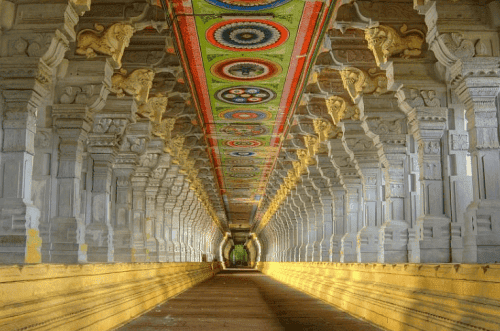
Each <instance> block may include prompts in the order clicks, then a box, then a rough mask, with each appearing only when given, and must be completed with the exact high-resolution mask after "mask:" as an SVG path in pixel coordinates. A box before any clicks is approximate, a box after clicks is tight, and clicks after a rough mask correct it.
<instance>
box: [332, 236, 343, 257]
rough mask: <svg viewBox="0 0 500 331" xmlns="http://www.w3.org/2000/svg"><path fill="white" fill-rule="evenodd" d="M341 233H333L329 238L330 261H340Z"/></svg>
mask: <svg viewBox="0 0 500 331" xmlns="http://www.w3.org/2000/svg"><path fill="white" fill-rule="evenodd" d="M342 237H343V235H333V236H332V237H331V238H330V262H340V251H341V248H342Z"/></svg>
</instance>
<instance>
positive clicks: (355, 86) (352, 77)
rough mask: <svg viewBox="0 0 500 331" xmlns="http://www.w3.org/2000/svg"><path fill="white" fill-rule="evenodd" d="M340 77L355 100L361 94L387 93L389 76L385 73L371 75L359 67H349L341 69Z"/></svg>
mask: <svg viewBox="0 0 500 331" xmlns="http://www.w3.org/2000/svg"><path fill="white" fill-rule="evenodd" d="M340 77H341V78H342V83H343V84H344V87H345V88H346V90H347V91H348V92H349V95H350V96H351V98H352V99H353V100H354V99H356V98H357V97H358V96H359V95H360V94H373V95H380V94H384V93H387V78H386V77H385V75H384V74H374V75H370V74H368V73H366V72H364V71H363V70H360V69H358V68H354V67H348V68H345V69H343V70H341V71H340Z"/></svg>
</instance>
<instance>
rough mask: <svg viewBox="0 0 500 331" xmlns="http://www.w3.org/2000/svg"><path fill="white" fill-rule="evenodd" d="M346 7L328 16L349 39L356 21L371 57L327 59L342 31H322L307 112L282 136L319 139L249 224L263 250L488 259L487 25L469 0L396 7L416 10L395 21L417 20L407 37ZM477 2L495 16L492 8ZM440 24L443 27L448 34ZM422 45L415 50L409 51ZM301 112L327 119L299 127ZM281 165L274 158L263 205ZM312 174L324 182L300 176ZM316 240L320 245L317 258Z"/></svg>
mask: <svg viewBox="0 0 500 331" xmlns="http://www.w3.org/2000/svg"><path fill="white" fill-rule="evenodd" d="M346 6H350V7H353V6H354V7H356V8H355V9H356V10H351V11H349V12H350V13H355V15H357V17H354V18H353V17H351V19H352V21H349V19H346V17H348V16H349V15H345V16H342V17H343V19H345V20H344V21H342V22H340V23H339V22H336V23H334V25H335V24H337V27H338V28H339V29H341V30H343V32H344V33H346V34H347V36H346V37H345V38H348V37H349V34H351V35H350V37H352V36H354V38H351V40H350V43H351V44H354V43H355V42H356V41H355V40H356V36H357V35H359V34H358V32H356V31H357V30H354V29H362V30H363V32H364V34H365V35H366V39H367V41H368V45H366V44H364V45H363V42H364V40H362V39H360V40H361V41H362V42H360V44H359V45H356V46H358V47H357V48H356V51H357V52H363V47H365V48H367V51H368V50H369V51H370V52H372V53H373V57H372V59H373V61H369V60H367V61H364V62H363V61H361V60H356V61H358V64H356V65H353V63H352V61H350V60H349V59H345V58H342V57H341V55H342V54H345V53H346V52H347V51H346V50H345V46H343V45H345V43H344V44H343V43H342V38H344V37H342V36H339V35H337V34H335V33H334V34H333V37H327V40H326V41H325V48H326V50H328V52H327V53H324V54H323V55H320V56H319V57H318V66H317V68H318V69H317V70H316V71H317V73H318V75H317V77H316V78H315V79H313V80H312V81H311V82H310V86H309V88H308V90H309V91H310V93H309V94H308V97H307V100H306V102H305V103H307V104H308V105H307V106H306V107H309V108H310V109H309V110H308V111H301V110H300V109H299V110H298V113H297V114H296V119H297V122H298V123H299V127H300V128H299V129H297V130H295V131H294V129H293V128H292V130H291V132H292V133H297V134H296V135H295V136H294V137H293V139H292V140H297V138H300V139H302V140H303V141H305V142H307V139H311V138H310V137H316V139H318V140H319V141H320V144H319V146H318V147H317V152H316V153H315V154H314V158H315V162H314V165H310V166H309V167H308V168H307V171H306V172H305V173H302V174H301V177H300V180H299V181H298V183H297V185H296V186H295V187H293V188H292V189H290V191H289V194H288V196H287V198H286V200H284V201H283V202H282V203H281V205H280V206H279V208H278V209H277V211H276V213H275V214H274V215H273V216H272V217H271V218H270V219H269V220H266V221H267V223H266V224H262V223H257V228H259V226H260V229H262V230H261V232H260V233H259V234H258V235H259V238H260V240H261V242H262V246H263V259H266V260H267V261H332V262H380V263H398V262H417V263H421V262H429V263H443V262H455V263H462V262H464V263H491V262H493V263H494V262H498V261H500V250H499V249H500V244H499V243H498V242H497V239H498V238H499V237H500V232H499V231H500V228H499V226H500V218H498V215H500V207H499V205H498V201H500V200H499V199H498V196H497V192H498V187H499V183H500V174H499V170H498V169H499V167H498V163H499V154H498V152H499V150H498V149H499V147H498V146H499V141H498V130H499V126H498V111H499V109H498V108H497V105H498V104H497V102H496V101H497V98H498V94H499V92H500V84H499V78H500V76H499V73H500V66H499V63H500V62H499V57H498V56H499V55H500V54H499V52H500V50H499V47H498V31H497V30H498V29H497V28H498V26H496V27H495V26H491V25H488V24H489V23H488V22H491V21H488V20H487V19H485V18H484V17H482V16H481V15H484V12H483V11H481V10H480V11H477V10H476V9H477V8H475V7H476V6H477V3H476V4H475V3H472V2H470V3H469V2H467V4H451V3H449V2H445V1H422V3H420V1H416V2H415V3H412V2H411V1H408V3H400V4H398V6H401V9H402V10H404V11H405V12H410V11H411V10H412V9H413V7H414V8H415V9H417V10H418V12H417V11H415V12H414V13H413V14H412V15H413V16H411V17H410V18H409V19H408V20H407V21H406V22H408V24H413V25H414V26H415V27H416V28H417V29H414V30H411V31H408V33H406V32H404V30H403V28H401V31H402V33H400V32H398V31H397V30H398V29H396V27H391V26H388V25H389V23H386V22H387V21H390V24H393V26H394V25H396V24H395V23H394V18H387V17H384V15H386V14H384V12H383V11H379V12H377V11H374V10H373V9H374V8H373V4H372V3H371V2H370V1H354V2H352V1H350V2H349V4H347V5H346ZM405 6H406V7H408V8H406V7H405ZM403 7H404V8H403ZM490 7H491V8H490ZM363 8H370V9H371V10H372V11H368V10H367V11H366V12H365V11H363ZM467 8H469V10H471V11H473V12H474V13H480V16H481V17H478V20H476V21H474V23H472V21H467V23H464V22H463V21H461V18H460V17H461V16H456V17H455V16H453V17H455V18H454V19H452V22H451V21H450V19H449V18H450V14H449V13H451V12H460V11H463V10H464V9H467ZM484 9H485V10H486V12H488V11H487V10H491V11H492V12H495V11H494V10H495V8H494V5H489V7H488V8H484ZM341 12H342V7H341V8H340V10H339V13H341ZM346 12H348V11H346ZM496 12H498V8H497V9H496ZM418 14H421V15H423V16H420V17H419V16H418ZM339 15H340V14H339ZM370 15H375V16H370ZM376 15H379V16H376ZM441 16H443V17H446V18H443V19H441ZM396 21H397V20H396ZM402 23H405V22H402ZM402 23H401V24H402ZM453 24H455V25H454V27H453V29H456V30H457V31H455V30H453V32H450V29H452V27H451V25H453ZM472 25H475V26H472ZM396 26H397V25H396ZM425 28H426V29H425ZM349 29H351V30H349ZM477 29H481V33H480V34H478V33H477ZM346 30H347V32H346ZM412 31H413V32H412ZM423 31H427V33H426V34H425V32H423ZM393 32H394V33H395V34H396V35H394V34H392V33H393ZM398 34H399V35H398ZM408 34H409V35H410V36H409V37H408ZM374 36H375V37H374ZM424 42H426V43H427V46H428V48H429V51H428V52H427V51H426V46H423V47H419V44H424V45H425V43H424ZM486 45H488V46H486ZM342 47H344V48H342ZM342 52H344V53H342ZM365 54H366V53H365ZM326 58H329V59H330V62H328V61H326V60H325V59H326ZM366 58H369V57H368V56H367V57H366ZM436 59H437V61H438V63H436ZM354 62H355V61H354ZM372 62H373V63H372ZM436 76H439V78H436ZM322 77H325V78H324V80H323V81H322ZM332 77H333V78H332ZM339 78H340V79H339ZM340 80H341V82H342V84H341V85H340V86H341V87H342V88H339V83H336V81H340ZM325 81H326V82H328V84H327V83H325ZM315 99H324V100H325V101H322V102H325V103H326V105H327V108H328V112H329V113H330V115H331V116H330V117H331V118H329V116H324V115H323V114H324V113H326V111H324V110H323V111H322V110H321V109H319V108H321V107H319V106H314V105H313V104H314V103H315V102H316V101H315ZM349 99H350V100H349ZM315 108H318V109H315ZM323 108H325V106H323ZM356 113H357V115H356ZM339 114H341V116H340V115H339ZM346 114H348V115H346ZM313 119H314V120H318V119H319V120H321V121H326V122H327V124H325V126H324V127H326V126H328V125H330V126H331V127H333V128H334V129H329V130H327V131H325V132H326V133H324V132H320V130H314V131H313V130H310V129H309V130H308V129H307V125H308V124H307V123H310V122H312V121H313ZM465 124H467V128H465ZM309 126H311V127H312V125H311V124H309ZM339 131H340V134H339ZM322 135H323V137H322ZM332 138H334V139H332ZM291 145H294V146H291ZM291 145H288V149H289V151H291V152H295V151H297V150H300V149H304V148H305V147H304V146H300V142H297V141H292V143H291ZM306 145H307V144H306ZM284 146H285V150H286V149H287V145H286V144H285V145H284ZM469 155H470V158H469ZM287 157H288V156H287ZM468 160H471V162H468ZM292 161H293V158H292V159H290V158H289V159H288V161H285V162H283V163H282V164H280V163H278V166H277V169H276V171H275V172H274V174H273V177H272V179H271V181H272V182H274V185H270V186H269V188H268V191H267V193H268V195H269V198H267V199H266V200H265V202H264V203H267V206H270V205H271V204H272V197H273V196H274V195H275V194H276V192H277V190H278V188H279V187H281V185H283V184H284V183H285V182H286V178H285V177H286V174H287V170H288V169H290V168H291V164H293V163H292ZM287 162H288V163H287ZM280 167H281V169H283V171H282V170H280ZM468 168H470V170H471V171H470V170H468ZM316 174H321V176H317V175H316ZM319 178H321V181H322V182H324V183H328V184H327V185H325V187H328V190H323V191H321V190H320V187H319V186H318V185H317V184H313V183H314V182H317V181H318V179H319ZM310 188H313V190H314V191H315V192H314V191H313V190H311V189H310ZM308 192H314V193H312V194H311V193H310V194H308ZM325 196H326V198H325ZM320 206H321V208H319V207H320ZM330 210H331V211H332V212H330ZM318 211H319V213H318ZM257 222H261V221H260V220H258V221H257ZM330 229H332V230H330ZM327 250H329V253H330V254H329V255H327V254H319V252H325V251H327Z"/></svg>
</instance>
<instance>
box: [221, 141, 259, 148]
mask: <svg viewBox="0 0 500 331" xmlns="http://www.w3.org/2000/svg"><path fill="white" fill-rule="evenodd" d="M224 145H226V146H228V147H238V148H252V147H259V146H261V145H262V142H261V141H258V140H249V139H241V140H226V141H224Z"/></svg>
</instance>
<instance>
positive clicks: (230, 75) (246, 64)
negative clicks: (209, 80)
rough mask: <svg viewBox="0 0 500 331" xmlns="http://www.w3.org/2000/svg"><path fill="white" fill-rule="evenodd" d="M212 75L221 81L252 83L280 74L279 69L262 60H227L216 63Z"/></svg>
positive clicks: (277, 66) (275, 65)
mask: <svg viewBox="0 0 500 331" xmlns="http://www.w3.org/2000/svg"><path fill="white" fill-rule="evenodd" d="M211 71H212V73H213V74H214V75H215V76H217V77H219V78H222V79H227V80H238V81H253V80H264V79H268V78H271V77H273V76H275V75H277V74H279V73H280V72H281V67H280V66H279V65H277V64H275V63H273V62H271V61H267V60H262V59H244V58H239V59H229V60H225V61H220V62H217V63H216V64H215V65H213V66H212V68H211Z"/></svg>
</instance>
